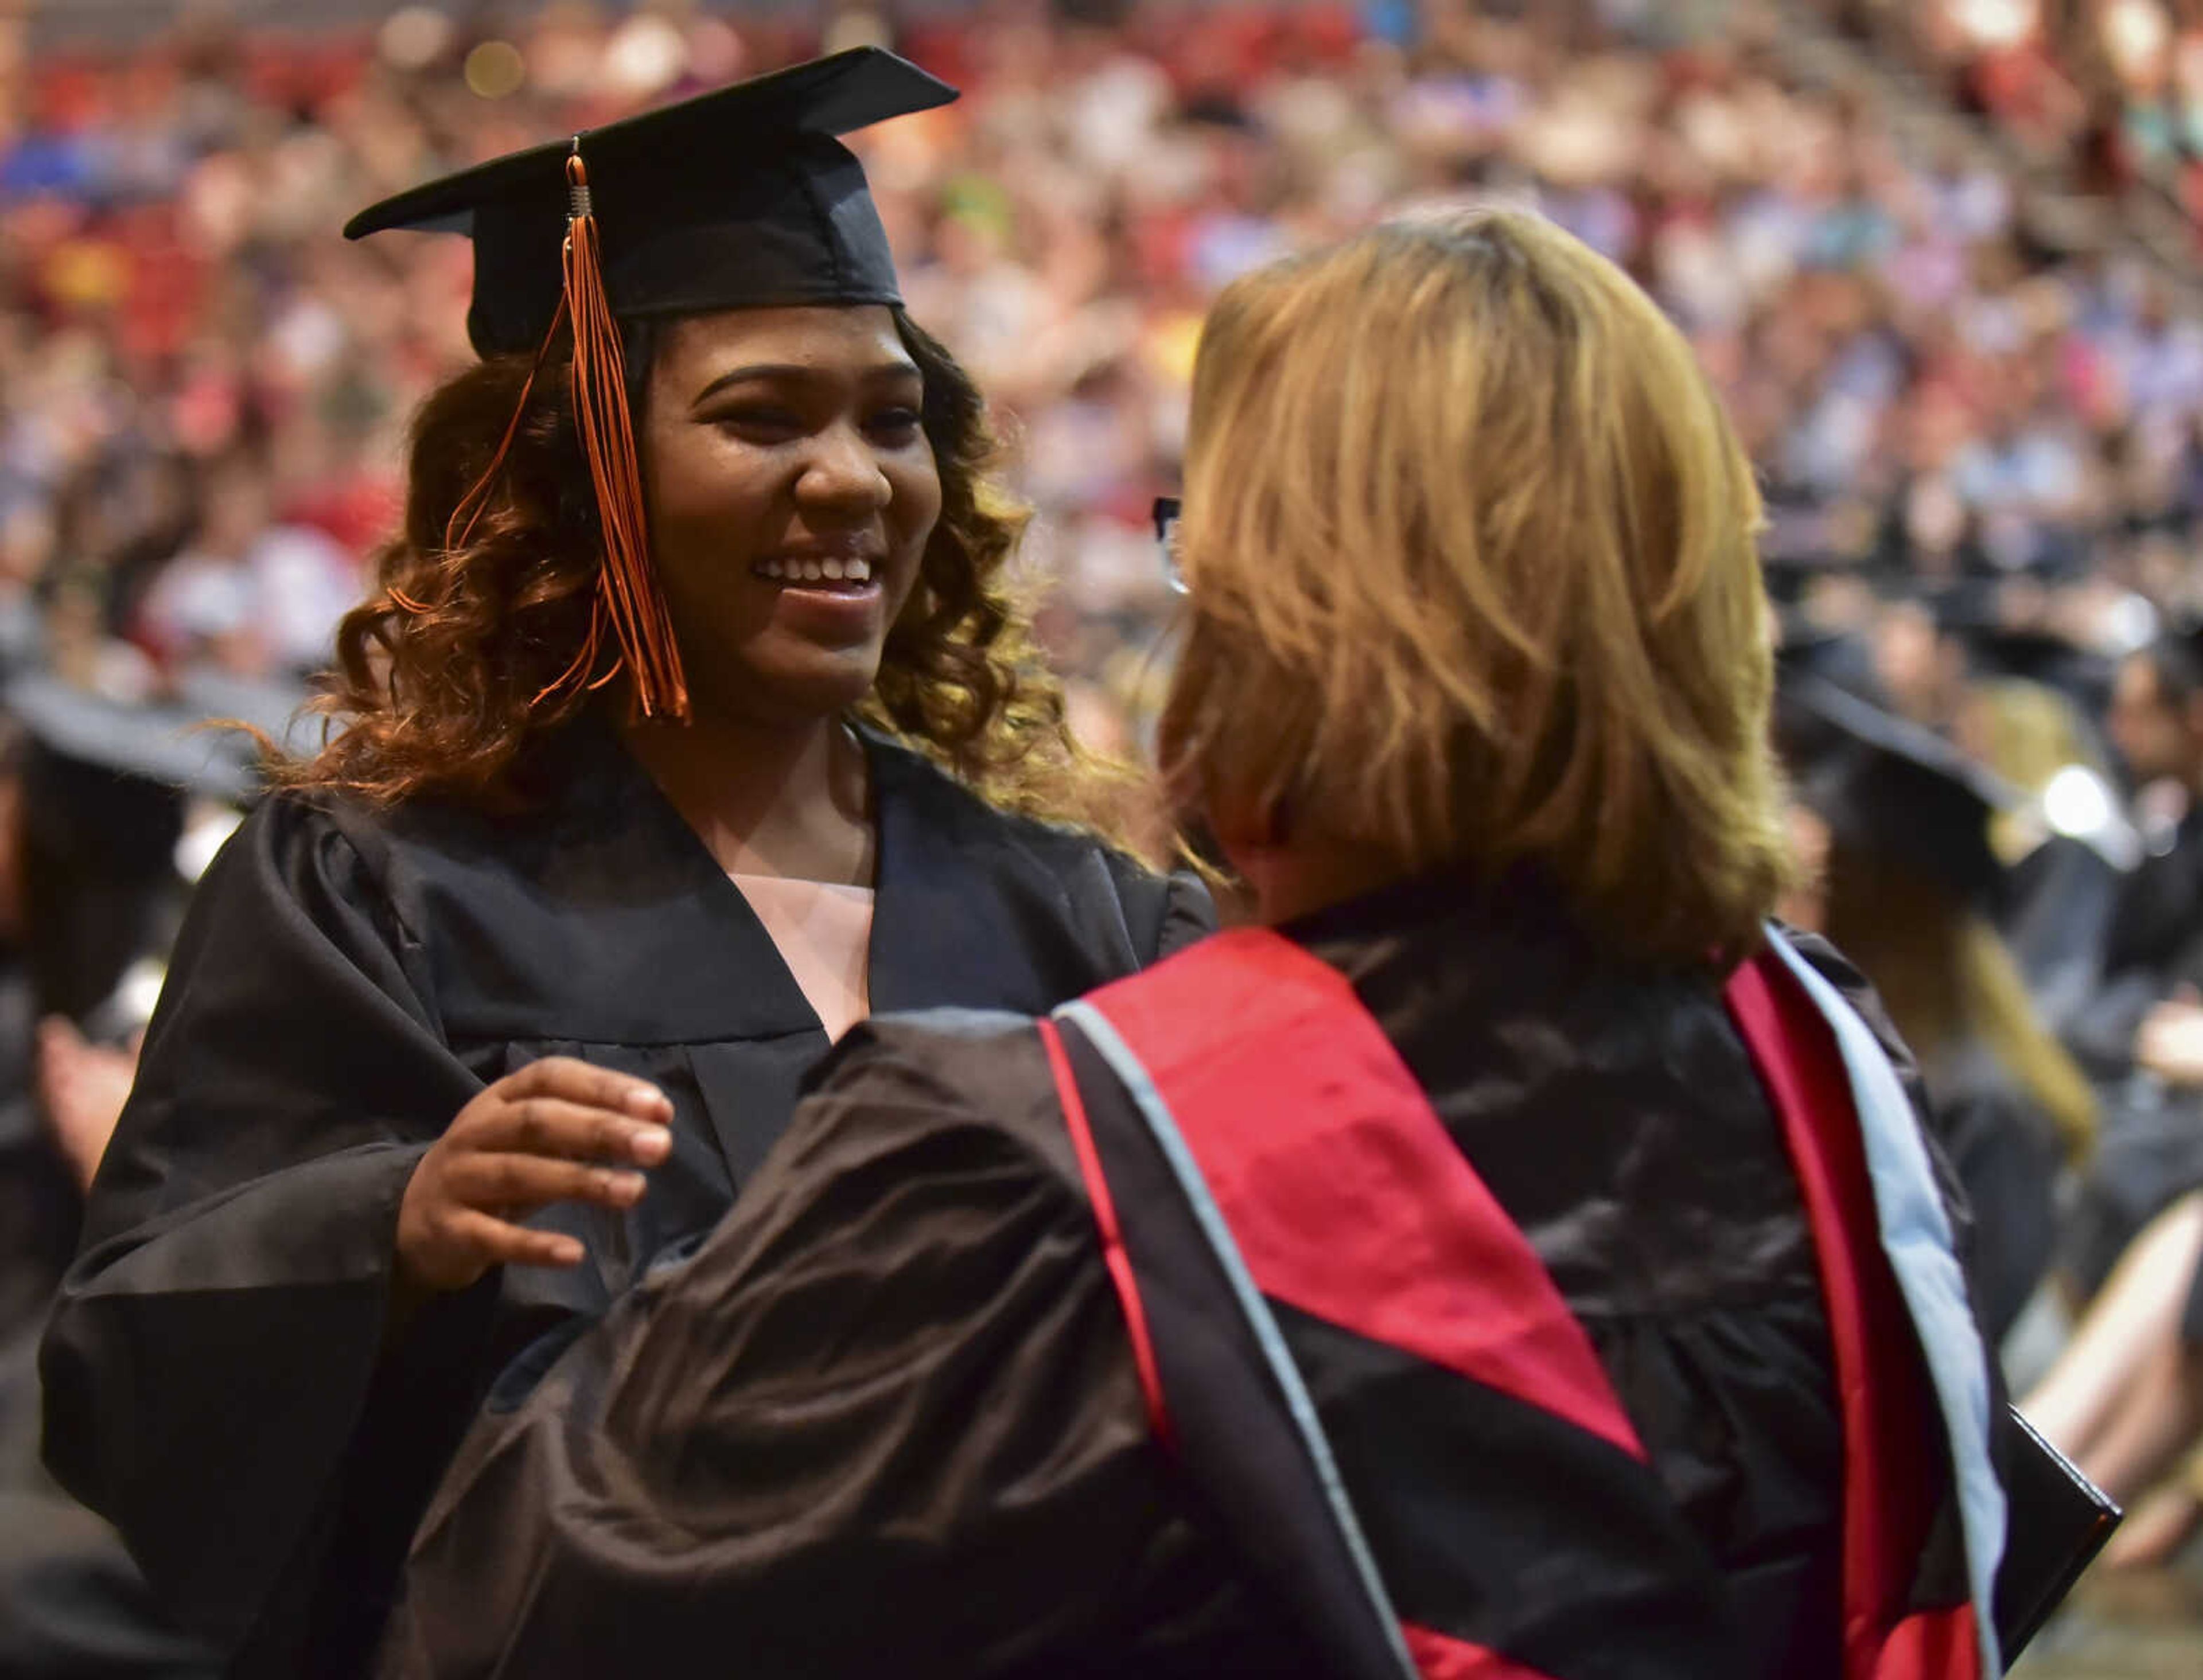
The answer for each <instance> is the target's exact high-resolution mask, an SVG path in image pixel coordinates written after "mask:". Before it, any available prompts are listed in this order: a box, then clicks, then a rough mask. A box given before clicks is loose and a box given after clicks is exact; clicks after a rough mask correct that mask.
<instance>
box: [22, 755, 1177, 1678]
mask: <svg viewBox="0 0 2203 1680" xmlns="http://www.w3.org/2000/svg"><path fill="white" fill-rule="evenodd" d="M866 750H867V753H868V757H869V760H870V763H871V775H872V790H873V795H874V807H875V816H876V821H877V831H878V832H877V840H878V845H877V874H876V881H875V885H876V888H877V899H876V904H875V911H874V920H873V928H872V935H871V966H870V987H871V1002H872V1005H873V1007H874V1008H876V1009H878V1010H895V1009H907V1008H911V1007H913V1006H919V1005H925V1006H937V1005H972V1006H984V1007H990V1008H1010V1009H1016V1010H1037V1009H1045V1008H1047V1007H1049V1006H1051V1005H1054V1003H1056V1002H1058V1001H1060V1000H1061V999H1066V998H1068V997H1071V996H1072V995H1075V994H1076V993H1079V992H1081V991H1084V990H1085V989H1086V988H1088V987H1091V986H1093V985H1095V984H1096V983H1097V982H1099V981H1103V980H1106V979H1108V978H1110V977H1112V976H1119V975H1122V974H1125V973H1128V972H1131V970H1135V969H1137V968H1138V967H1140V966H1142V965H1143V964H1147V963H1149V962H1151V961H1153V960H1154V959H1155V958H1157V957H1158V956H1160V955H1161V954H1164V953H1166V952H1168V951H1170V950H1172V948H1174V947H1175V946H1178V945H1180V944H1183V943H1185V942H1188V941H1189V940H1191V939H1192V938H1194V937H1197V936H1198V934H1200V933H1201V932H1202V931H1203V930H1205V928H1207V927H1208V923H1209V917H1210V911H1209V906H1208V899H1207V896H1206V894H1205V893H1203V892H1202V889H1201V887H1200V886H1199V884H1198V882H1197V881H1194V880H1193V879H1192V878H1190V877H1188V876H1180V877H1174V878H1172V879H1169V880H1165V879H1163V878H1160V877H1157V876H1155V875H1150V874H1149V873H1147V872H1146V871H1144V870H1143V869H1141V868H1140V867H1139V866H1137V864H1133V863H1131V862H1130V861H1128V860H1126V859H1125V858H1122V857H1120V856H1119V855H1117V854H1115V853H1113V852H1110V851H1109V850H1107V848H1106V847H1104V846H1102V845H1101V844H1100V843H1098V842H1097V841H1096V840H1093V839H1091V838H1090V837H1087V836H1084V835H1082V834H1075V833H1072V832H1070V831H1067V830H1064V829H1060V828H1053V827H1050V826H1048V825H1044V824H1042V823H1039V822H1032V821H1030V820H1026V819H1023V818H1017V817H1012V816H1006V815H1003V814H1002V813H1001V812H998V811H995V810H993V809H992V808H990V807H989V806H987V805H984V804H983V803H982V802H981V801H980V800H978V799H976V798H975V797H973V796H972V794H971V793H969V792H968V791H966V789H964V788H962V787H960V786H959V785H957V784H956V783H955V782H954V781H951V780H950V779H949V778H948V777H947V776H946V775H943V774H942V773H941V772H940V771H939V770H937V769H935V768H933V767H932V766H930V764H928V763H925V762H924V760H922V759H921V758H919V757H918V756H917V755H915V754H913V753H912V752H907V751H906V750H904V749H902V748H900V747H897V746H893V745H890V744H889V743H887V742H885V741H883V740H877V739H874V738H871V737H867V740H866ZM564 754H565V757H564V760H563V762H562V768H561V769H560V772H559V774H558V775H557V777H556V778H555V781H556V791H555V793H553V794H552V797H551V798H550V799H548V801H547V802H546V803H544V804H543V805H541V806H540V808H539V809H537V810H536V811H534V813H533V814H532V815H530V816H526V817H524V818H511V817H505V818H495V817H491V816H485V815H483V814H481V813H479V812H475V811H465V810H459V809H454V808H451V807H446V806H440V805H428V804H420V805H411V806H405V807H400V808H399V809H397V810H395V811H380V812H378V811H370V810H368V809H365V808H363V807H361V806H359V805H354V804H351V803H347V802H344V801H328V800H322V801H309V800H306V799H299V798H293V797H278V798H275V799H269V801H267V802H265V803H264V804H263V805H262V806H261V807H260V808H259V809H258V810H257V811H256V812H255V813H254V814H253V815H252V816H251V817H250V818H249V819H248V820H247V821H246V822H245V826H244V828H242V829H241V830H240V831H239V834H238V835H237V836H236V837H235V838H234V839H233V841H232V842H231V844H230V845H229V846H228V847H227V850H226V851H225V852H223V854H222V856H221V858H220V859H219V860H218V861H217V862H216V864H215V866H214V868H213V869H211V870H210V873H209V875H208V876H207V878H206V880H205V881H204V884H203V886H202V888H201V891H200V893H199V896H198V901H197V903H196V904H195V905H194V906H193V908H192V914H191V917H190V918H189V922H188V924H187V926H186V929H185V931H184V934H183V937H182V939H181V940H180V944H179V946H178V948H177V951H176V953H175V958H174V963H173V964H172V967H171V970H170V977H169V981H168V988H167V992H166V994H165V995H164V997H163V999H162V1004H161V1006H160V1009H159V1011H158V1012H157V1015H156V1017H155V1018H154V1021H153V1023H152V1026H151V1030H150V1033H149V1035H148V1038H147V1040H146V1046H145V1059H144V1063H143V1065H142V1068H141V1070H140V1072H139V1081H138V1085H137V1088H136V1091H135V1093H134V1094H133V1098H132V1100H131V1103H130V1105H129V1108H128V1110H127V1111H126V1113H125V1114H124V1116H123V1119H122V1123H121V1128H120V1129H119V1130H118V1132H117V1134H116V1136H115V1142H114V1145H113V1147H111V1148H110V1149H109V1152H108V1155H107V1157H106V1159H105V1162H104V1164H103V1166H102V1168H101V1170H100V1175H99V1178H98V1182H97V1184H96V1186H95V1188H94V1190H93V1193H92V1198H91V1205H90V1208H89V1211H88V1214H87V1217H86V1229H85V1235H84V1241H83V1247H82V1248H81V1250H80V1253H79V1255H78V1258H77V1260H76V1262H75V1264H74V1266H73V1268H72V1269H71V1270H70V1272H69V1274H68V1278H67V1279H66V1281H65V1282H64V1284H63V1286H62V1291H61V1294H60V1296H59V1299H58V1301H57V1304H56V1308H55V1311H54V1314H53V1317H52V1319H51V1321H50V1326H49V1329H48V1331H47V1335H46V1340H45V1344H44V1378H45V1384H46V1394H47V1400H46V1441H45V1445H46V1455H47V1458H48V1460H49V1462H50V1465H52V1467H53V1469H54V1471H55V1472H56V1475H57V1476H58V1477H60V1479H61V1480H62V1482H63V1483H66V1484H67V1485H68V1487H69V1488H71V1489H72V1491H74V1492H75V1493H76V1494H78V1495H79V1496H80V1498H82V1499H83V1500H85V1501H86V1503H87V1504H89V1505H91V1506H92V1507H93V1508H95V1509H96V1510H98V1511H100V1512H103V1513H104V1514H105V1515H106V1516H107V1517H109V1518H110V1519H111V1520H113V1521H114V1522H115V1524H116V1526H117V1527H118V1528H120V1529H121V1531H122V1533H123V1535H124V1536H125V1537H126V1538H127V1541H128V1542H129V1544H130V1546H131V1547H132V1549H133V1552H134V1553H135V1554H136V1555H137V1557H138V1558H139V1561H140V1562H141V1563H142V1565H144V1567H145V1572H146V1575H147V1577H148V1578H149V1579H150V1580H151V1583H153V1585H154V1587H155V1588H156V1589H157V1591H158V1592H159V1593H160V1594H161V1595H162V1597H163V1598H164V1599H165V1600H167V1601H168V1603H169V1604H170V1605H171V1606H173V1608H174V1611H175V1612H177V1613H178V1614H179V1615H180V1616H183V1617H185V1618H187V1619H188V1620H189V1621H190V1622H191V1623H192V1624H193V1625H194V1626H196V1627H198V1628H199V1629H201V1630H204V1631H205V1632H206V1633H207V1634H209V1635H210V1636H213V1637H215V1638H216V1639H218V1640H220V1641H221V1642H223V1643H224V1644H225V1645H226V1646H227V1647H230V1648H237V1649H238V1650H239V1653H240V1654H239V1670H240V1671H245V1672H253V1671H262V1672H271V1673H286V1674H289V1673H311V1674H314V1675H316V1676H317V1677H318V1676H328V1675H336V1674H340V1673H343V1672H345V1671H347V1670H348V1669H350V1668H351V1667H353V1666H355V1665H357V1662H358V1661H359V1660H360V1658H361V1654H362V1653H363V1650H364V1649H365V1648H366V1646H367V1644H368V1642H369V1641H370V1639H371V1637H372V1635H373V1631H374V1630H375V1627H376V1626H377V1625H378V1624H380V1622H381V1618H382V1616H383V1614H384V1613H385V1610H386V1606H387V1589H388V1585H389V1583H390V1582H391V1580H392V1579H393V1576H394V1572H395V1569H396V1565H397V1561H398V1560H399V1558H400V1557H401V1556H402V1554H403V1550H404V1546H405V1540H406V1537H407V1536H408V1535H409V1534H410V1531H411V1530H412V1527H413V1525H414V1524H415V1522H416V1519H417V1518H418V1516H419V1514H420V1512H421V1509H422V1506H423V1504H424V1503H425V1501H426V1500H427V1497H428V1493H429V1490H430V1489H431V1488H432V1487H433V1486H434V1482H435V1479H436V1477H437V1475H438V1473H439V1471H440V1468H441V1466H442V1465H443V1463H444V1461H445V1459H446V1456H447V1453H448V1452H449V1450H450V1448H451V1447H452V1445H453V1444H454V1443H455V1442H456V1441H458V1438H459V1436H460V1435H461V1433H462V1432H463V1431H464V1429H465V1427H466V1424H467V1423H468V1421H469V1419H470V1417H471V1416H472V1414H473V1412H474V1411H475V1406H476V1405H477V1404H478V1402H479V1400H480V1397H481V1394H482V1393H483V1392H484V1390H485V1388H486V1387H487V1384H488V1382H489V1381H490V1379H491V1378H492V1376H493V1375H494V1373H496V1372H497V1371H499V1369H500V1368H501V1367H502V1366H503V1365H505V1363H506V1362H507V1361H509V1360H511V1359H512V1358H513V1356H514V1355H515V1354H516V1353H517V1352H519V1351H520V1350H521V1349H522V1348H523V1347H527V1346H528V1345H529V1344H530V1343H532V1342H535V1341H537V1339H538V1338H540V1337H543V1336H546V1335H552V1336H553V1338H554V1339H555V1335H556V1333H557V1332H558V1331H559V1330H560V1329H562V1327H565V1326H568V1325H570V1324H571V1323H574V1322H576V1320H577V1319H580V1320H585V1319H586V1317H587V1316H588V1315H591V1314H594V1313H595V1312H599V1311H600V1310H602V1309H603V1308H604V1307H605V1306H606V1304H607V1303H608V1302H610V1301H611V1300H613V1299H615V1298H616V1297H617V1296H618V1295H619V1294H621V1292H622V1291H623V1290H625V1289H626V1288H628V1286H629V1284H630V1283H632V1282H635V1279H636V1278H637V1277H638V1276H641V1274H642V1273H643V1272H644V1270H646V1269H647V1267H648V1266H649V1264H650V1263H651V1262H652V1260H653V1258H655V1257H658V1256H660V1255H662V1254H664V1253H667V1252H668V1251H669V1250H671V1249H673V1248H675V1247H676V1246H677V1245H678V1244H679V1243H680V1242H681V1241H682V1239H684V1238H686V1237H689V1236H691V1235H694V1234H695V1233H698V1232H700V1231H702V1230H704V1229H707V1228H709V1227H710V1226H711V1225H712V1224H713V1223H714V1222H715V1221H716V1220H717V1219H718V1217H719V1215H720V1214H721V1213H722V1212H724V1211H725V1210H726V1208H727V1207H728V1206H729V1204H730V1203H731V1202H732V1201H733V1200H734V1197H735V1190H736V1188H737V1187H739V1186H740V1185H741V1184H742V1183H743V1182H744V1181H746V1180H747V1178H748V1177H749V1176H751V1174H752V1173H753V1171H754V1170H755V1169H756V1168H757V1166H758V1165H759V1163H760V1162H761V1161H762V1160H763V1159H764V1158H765V1154H766V1152H768V1151H769V1150H770V1149H771V1147H772V1146H773V1144H774V1142H775V1141H776V1140H777V1138H778V1137H779V1135H780V1134H781V1132H782V1130H783V1127H784V1125H785V1123H786V1122H787V1119H788V1114H789V1112H790V1110H791V1108H792V1106H793V1104H794V1099H795V1096H796V1092H797V1087H798V1082H799V1081H800V1078H801V1076H802V1075H803V1072H804V1070H805V1069H806V1066H807V1065H808V1064H810V1063H811V1062H812V1060H813V1059H814V1058H817V1057H818V1056H819V1055H820V1054H821V1053H822V1052H824V1050H825V1049H826V1048H827V1040H826V1038H825V1035H824V1032H823V1030H822V1029H821V1028H820V1026H819V1023H818V1019H817V1017H816V1016H815V1015H814V1014H813V1012H812V1010H811V1008H810V1006H809V1005H808V1004H807V1003H806V1001H805V999H804V997H803V994H802V993H801V991H800V989H799V987H797V985H796V983H795V981H794V978H793V977H792V976H790V975H789V973H788V970H787V967H786V965H785V964H783V962H782V961H781V959H780V957H779V955H778V953H777V951H776V949H775V947H774V946H773V944H772V941H771V938H770V937H769V936H768V935H767V934H766V933H765V929H764V928H763V926H762V925H761V924H760V923H759V921H758V919H757V918H756V917H755V916H754V915H753V913H752V912H751V911H750V909H749V907H748V905H747V901H746V900H745V899H743V897H742V896H741V893H740V892H739V890H738V889H736V888H735V887H734V885H733V884H732V883H731V882H730V881H729V880H728V879H727V877H726V875H724V873H723V872H722V870H721V869H720V868H719V866H718V864H717V862H716V861H715V860H714V859H713V858H712V856H711V854H710V853H709V852H708V851H706V848H705V847H704V846H702V845H701V844H700V841H699V840H697V839H696V837H695V836H694V834H693V832H692V831H691V830H690V829H689V828H688V826H687V824H686V823H685V822H683V820H682V817H681V816H679V814H678V813H677V812H676V811H675V810H674V809H673V808H672V806H671V805H670V804H669V803H668V802H667V801H666V800H665V799H664V798H663V796H662V795H661V794H660V793H659V792H658V790H657V788H656V787H655V786H654V785H653V783H652V782H651V781H650V780H649V778H648V777H647V775H645V774H644V773H643V772H642V771H641V769H640V768H639V767H638V766H637V765H636V764H635V762H634V760H633V759H632V758H631V757H629V755H628V754H627V753H626V752H624V751H623V749H621V748H620V747H619V746H618V745H617V741H616V740H614V738H613V737H612V736H611V734H610V733H609V732H608V731H603V730H600V729H599V728H595V727H594V726H584V727H583V728H581V729H580V730H578V731H576V732H575V733H574V734H573V735H572V737H571V739H570V740H568V741H567V742H566V743H565V744H564ZM552 1054H564V1055H570V1056H577V1057H580V1058H584V1059H586V1060H588V1061H590V1062H592V1063H594V1064H599V1065H602V1066H606V1067H613V1068H617V1069H618V1070H621V1071H623V1072H625V1073H629V1074H634V1075H636V1076H641V1077H642V1078H645V1079H648V1080H651V1081H653V1082H655V1083H657V1084H658V1085H659V1087H661V1088H663V1089H664V1091H665V1092H666V1093H667V1094H668V1095H669V1096H670V1098H671V1099H672V1100H673V1103H674V1106H675V1110H676V1117H675V1122H674V1128H673V1129H674V1134H675V1142H674V1148H673V1152H672V1155H671V1157H670V1159H669V1160H668V1161H667V1162H666V1163H665V1164H664V1165H663V1166H661V1167H659V1168H658V1169H657V1170H654V1171H653V1174H652V1175H651V1181H652V1182H651V1185H650V1188H649V1191H648V1194H647V1195H646V1196H645V1198H644V1200H643V1201H642V1202H641V1205H639V1206H638V1207H637V1208H635V1210H633V1211H631V1212H629V1213H628V1214H625V1215H619V1214H615V1213H611V1212H609V1211H601V1210H588V1209H581V1208H574V1207H564V1208H557V1209H553V1210H550V1211H547V1212H546V1214H544V1215H542V1216H540V1217H539V1219H538V1220H537V1221H536V1223H539V1224H541V1225H544V1226H548V1227H555V1228H558V1229H565V1230H569V1231H571V1232H573V1233H575V1234H576V1235H579V1236H580V1237H581V1238H582V1241H583V1242H584V1244H585V1246H586V1247H587V1249H588V1261H587V1262H586V1263H585V1264H584V1265H582V1267H581V1268H580V1269H578V1270H572V1271H559V1270H544V1269H535V1268H514V1269H511V1270H503V1271H498V1272H493V1273H492V1274H490V1275H489V1276H487V1277H486V1278H485V1279H484V1280H483V1281H482V1282H481V1283H480V1284H479V1285H477V1286H476V1287H475V1288H473V1289H471V1290H469V1291H466V1292H464V1293H463V1294H457V1295H453V1296H449V1297H446V1298H442V1299H440V1300H436V1301H434V1302H433V1303H431V1304H430V1305H429V1306H427V1307H425V1308H423V1309H422V1310H421V1311H419V1312H417V1313H416V1314H415V1315H414V1316H412V1317H410V1318H409V1319H408V1320H407V1321H406V1322H405V1324H404V1325H403V1327H402V1328H400V1327H399V1326H397V1325H394V1324H393V1323H392V1322H391V1321H390V1319H389V1317H388V1308H389V1304H390V1300H391V1278H392V1266H393V1235H394V1229H395V1222H396V1218H397V1213H398V1208H399V1201H400V1200H401V1198H402V1196H403V1194H404V1191H405V1184H406V1181H407V1178H408V1176H410V1173H411V1171H412V1170H413V1167H414V1165H415V1164H416V1162H417V1161H418V1160H419V1158H420V1157H421V1155H422V1152H424V1151H425V1150H426V1148H427V1147H428V1144H429V1143H430V1141H433V1140H434V1138H435V1137H436V1136H437V1135H439V1134H440V1132H441V1130H442V1129H444V1127H445V1126H446V1125H447V1124H448V1123H449V1122H450V1121H451V1120H452V1117H454V1116H455V1115H456V1114H457V1113H458V1111H459V1109H460V1108H461V1107H462V1106H463V1105H464V1104H465V1103H466V1102H467V1100H468V1099H470V1097H472V1096H473V1095H474V1093H475V1092H477V1091H478V1090H480V1089H481V1087H482V1086H483V1085H484V1084H485V1083H486V1082H489V1081H492V1080H494V1079H496V1078H498V1077H499V1076H502V1075H505V1074H506V1073H509V1072H511V1071H512V1070H514V1069H516V1068H518V1067H520V1066H522V1065H523V1064H526V1063H528V1062H529V1061H531V1060H533V1059H535V1058H538V1057H542V1056H546V1055H552Z"/></svg>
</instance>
